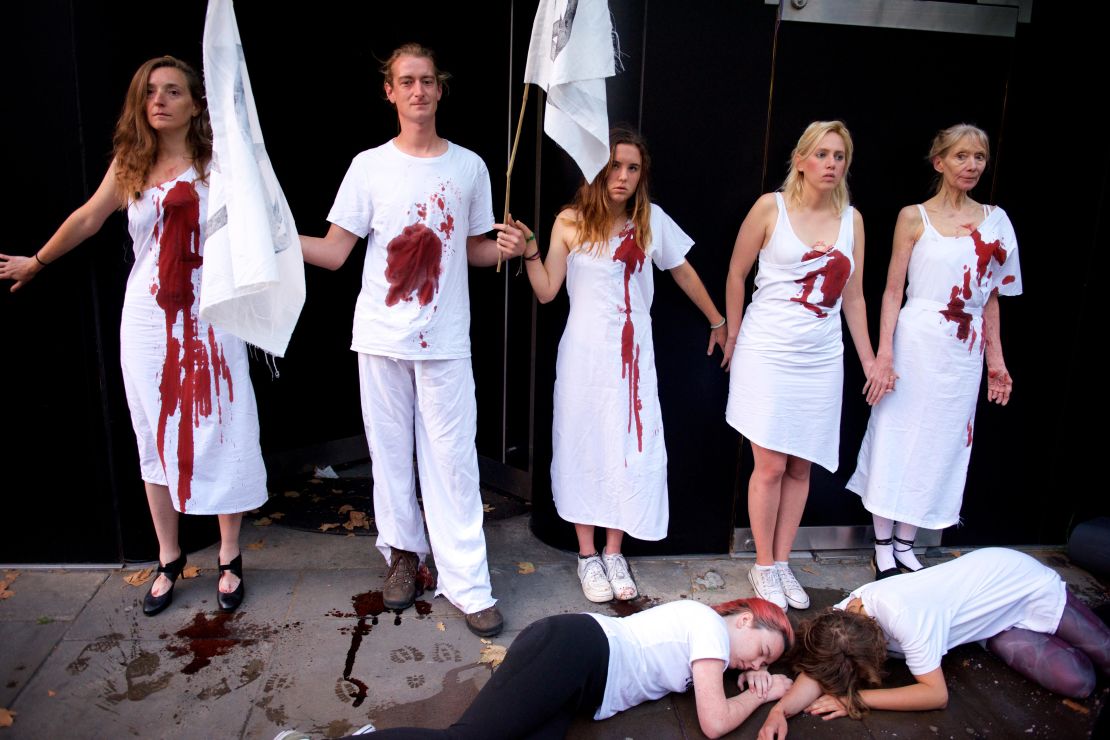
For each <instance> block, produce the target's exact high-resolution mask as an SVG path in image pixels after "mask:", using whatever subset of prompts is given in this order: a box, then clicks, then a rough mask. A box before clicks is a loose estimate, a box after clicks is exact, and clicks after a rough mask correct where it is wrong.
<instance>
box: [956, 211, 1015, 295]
mask: <svg viewBox="0 0 1110 740" xmlns="http://www.w3.org/2000/svg"><path fill="white" fill-rule="evenodd" d="M964 228H965V229H967V230H968V231H970V232H971V234H970V236H971V241H972V242H974V243H975V284H976V285H982V284H983V275H985V274H986V272H987V266H988V265H989V264H990V261H991V257H994V259H995V260H996V261H997V262H998V264H1000V265H1004V264H1006V248H1005V247H1003V246H1002V239H1001V238H999V239H995V240H994V241H993V242H985V241H983V235H982V234H980V233H979V229H977V228H975V227H974V226H972V225H971V224H966V225H965V226H964Z"/></svg>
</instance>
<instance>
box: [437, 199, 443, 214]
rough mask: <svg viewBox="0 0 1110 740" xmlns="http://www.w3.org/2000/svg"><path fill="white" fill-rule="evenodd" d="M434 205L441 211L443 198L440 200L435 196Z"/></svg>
mask: <svg viewBox="0 0 1110 740" xmlns="http://www.w3.org/2000/svg"><path fill="white" fill-rule="evenodd" d="M436 205H437V206H439V210H441V211H442V210H443V198H441V197H439V196H436Z"/></svg>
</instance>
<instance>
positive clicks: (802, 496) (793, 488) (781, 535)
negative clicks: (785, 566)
mask: <svg viewBox="0 0 1110 740" xmlns="http://www.w3.org/2000/svg"><path fill="white" fill-rule="evenodd" d="M811 465H812V463H810V461H809V460H803V459H802V458H800V457H794V456H793V455H790V456H788V457H787V459H786V470H785V472H784V474H783V476H782V486H781V492H782V493H781V496H780V497H779V510H778V521H777V522H776V523H775V544H774V546H773V548H772V554H773V555H774V559H775V560H777V561H779V562H783V561H787V560H789V559H790V549H791V548H792V547H794V537H795V536H797V534H798V525H799V524H801V523H802V514H803V513H804V512H805V509H806V499H807V498H809V469H810V467H811ZM756 562H759V558H758V556H757V557H756Z"/></svg>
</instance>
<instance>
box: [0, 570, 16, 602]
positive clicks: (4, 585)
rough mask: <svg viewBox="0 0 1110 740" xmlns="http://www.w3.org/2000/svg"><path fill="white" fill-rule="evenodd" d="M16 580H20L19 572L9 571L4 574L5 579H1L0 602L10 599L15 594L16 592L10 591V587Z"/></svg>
mask: <svg viewBox="0 0 1110 740" xmlns="http://www.w3.org/2000/svg"><path fill="white" fill-rule="evenodd" d="M16 578H19V571H18V570H9V571H5V572H4V577H3V578H0V600H3V599H10V598H11V597H12V595H13V594H14V593H15V591H9V590H8V586H10V585H11V583H12V581H14V580H15V579H16Z"/></svg>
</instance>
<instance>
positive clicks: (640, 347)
mask: <svg viewBox="0 0 1110 740" xmlns="http://www.w3.org/2000/svg"><path fill="white" fill-rule="evenodd" d="M693 243H694V242H693V240H692V239H691V238H690V237H689V236H687V235H686V234H685V233H684V232H683V231H682V229H681V228H679V226H678V224H676V223H675V222H674V221H673V220H672V219H671V217H670V216H668V215H667V214H666V213H664V212H663V209H661V208H659V207H658V206H656V205H654V204H652V206H651V245H650V247H649V249H648V252H647V254H646V255H645V254H644V251H643V250H642V249H640V247H639V246H638V245H637V244H636V241H635V237H634V234H633V231H632V225H631V223H629V224H626V226H625V228H624V229H623V230H622V231H621V232H620V233H619V234H618V235H617V236H614V237H612V238H611V239H610V240H609V242H608V244H606V245H604V246H603V247H602V248H600V249H594V250H593V252H586V251H583V250H580V249H579V250H575V251H572V252H571V253H570V255H568V257H567V294H568V295H569V297H570V315H569V316H568V317H567V327H566V330H565V331H564V332H563V338H562V340H561V341H560V342H559V358H558V361H557V363H556V379H555V399H554V403H555V415H554V424H553V429H552V444H553V456H552V459H551V491H552V494H553V497H554V499H555V507H556V509H557V510H558V511H559V516H561V517H562V518H563V519H565V520H566V521H568V522H574V523H576V524H592V525H595V526H599V527H606V528H611V529H620V530H622V531H624V532H627V533H628V534H630V535H632V536H633V537H636V538H637V539H641V540H660V539H663V538H664V537H666V536H667V521H668V508H667V449H666V446H665V444H664V442H663V417H662V414H661V413H660V410H659V391H658V387H657V385H656V378H655V351H654V348H653V346H652V339H651V301H652V297H653V296H654V293H655V284H654V282H653V278H652V270H651V265H655V266H656V267H658V268H659V269H661V270H670V269H673V268H675V267H678V266H679V265H681V264H682V263H683V262H685V261H686V253H687V252H688V251H690V247H691V246H693ZM645 262H646V263H648V264H646V265H645ZM645 268H646V269H645Z"/></svg>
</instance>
